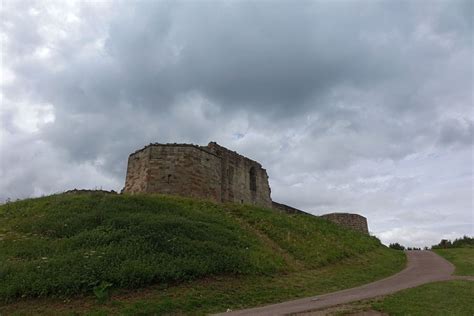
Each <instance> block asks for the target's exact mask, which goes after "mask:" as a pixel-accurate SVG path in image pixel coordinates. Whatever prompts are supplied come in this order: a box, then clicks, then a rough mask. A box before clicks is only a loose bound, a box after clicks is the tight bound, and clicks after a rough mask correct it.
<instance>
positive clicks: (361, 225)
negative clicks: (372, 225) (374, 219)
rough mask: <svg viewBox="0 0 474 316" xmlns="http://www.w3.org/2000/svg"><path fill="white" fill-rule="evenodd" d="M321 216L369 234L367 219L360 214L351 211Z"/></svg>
mask: <svg viewBox="0 0 474 316" xmlns="http://www.w3.org/2000/svg"><path fill="white" fill-rule="evenodd" d="M321 218H324V219H327V220H329V221H331V222H333V223H336V224H338V225H341V226H344V227H347V228H350V229H354V230H357V231H359V232H362V233H365V234H368V233H369V227H368V225H367V219H366V218H365V217H364V216H362V215H359V214H351V213H331V214H325V215H321Z"/></svg>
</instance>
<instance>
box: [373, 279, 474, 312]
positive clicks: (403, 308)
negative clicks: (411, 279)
mask: <svg viewBox="0 0 474 316" xmlns="http://www.w3.org/2000/svg"><path fill="white" fill-rule="evenodd" d="M473 293H474V282H472V281H463V280H456V281H444V282H435V283H429V284H424V285H421V286H418V287H415V288H411V289H407V290H403V291H400V292H398V293H395V294H393V295H389V296H387V297H385V298H384V299H383V300H381V301H379V302H376V303H374V304H373V305H372V307H373V308H374V309H376V310H379V311H382V312H384V313H387V314H388V315H393V316H395V315H400V316H403V315H420V316H422V315H433V316H434V315H440V316H441V315H459V316H461V315H466V316H470V315H474V301H473V299H472V295H473Z"/></svg>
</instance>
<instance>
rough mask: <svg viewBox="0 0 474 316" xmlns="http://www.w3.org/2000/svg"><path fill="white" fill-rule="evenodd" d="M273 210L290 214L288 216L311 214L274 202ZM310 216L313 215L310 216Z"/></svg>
mask: <svg viewBox="0 0 474 316" xmlns="http://www.w3.org/2000/svg"><path fill="white" fill-rule="evenodd" d="M272 208H273V209H275V210H278V211H282V212H285V213H288V214H309V213H306V212H305V211H302V210H299V209H297V208H294V207H291V206H288V205H285V204H281V203H277V202H272ZM309 215H312V214H309ZM313 216H314V215H313Z"/></svg>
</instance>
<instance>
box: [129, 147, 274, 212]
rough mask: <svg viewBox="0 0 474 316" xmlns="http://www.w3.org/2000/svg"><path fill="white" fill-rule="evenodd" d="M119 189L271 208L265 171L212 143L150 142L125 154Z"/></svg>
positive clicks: (254, 162)
mask: <svg viewBox="0 0 474 316" xmlns="http://www.w3.org/2000/svg"><path fill="white" fill-rule="evenodd" d="M123 192H124V193H130V194H134V193H162V194H172V195H180V196H187V197H196V198H205V199H210V200H213V201H216V202H234V203H245V204H254V205H260V206H264V207H269V208H270V207H271V206H272V201H271V198H270V186H269V184H268V175H267V172H266V170H265V169H263V168H262V166H261V165H260V164H259V163H258V162H256V161H254V160H251V159H249V158H247V157H244V156H242V155H240V154H238V153H236V152H234V151H231V150H229V149H227V148H225V147H222V146H220V145H218V144H217V143H215V142H211V143H209V144H208V145H207V146H197V145H191V144H150V145H148V146H146V147H144V148H143V149H141V150H138V151H136V152H134V153H133V154H131V155H130V156H129V158H128V167H127V177H126V180H125V188H124V190H123Z"/></svg>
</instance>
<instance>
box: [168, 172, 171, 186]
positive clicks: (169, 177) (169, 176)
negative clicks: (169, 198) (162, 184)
mask: <svg viewBox="0 0 474 316" xmlns="http://www.w3.org/2000/svg"><path fill="white" fill-rule="evenodd" d="M170 181H171V175H170V174H169V175H168V184H169V183H170Z"/></svg>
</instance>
